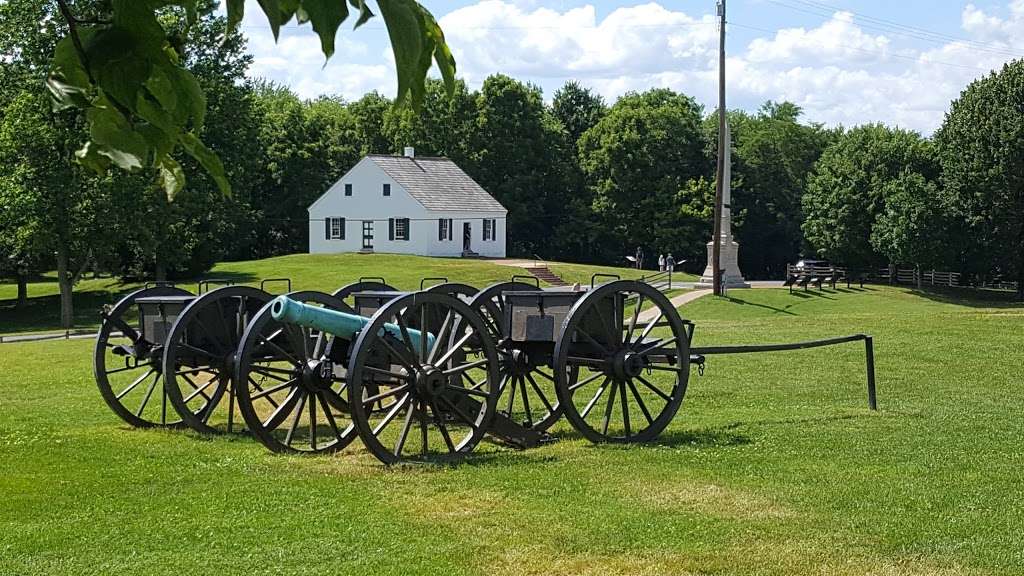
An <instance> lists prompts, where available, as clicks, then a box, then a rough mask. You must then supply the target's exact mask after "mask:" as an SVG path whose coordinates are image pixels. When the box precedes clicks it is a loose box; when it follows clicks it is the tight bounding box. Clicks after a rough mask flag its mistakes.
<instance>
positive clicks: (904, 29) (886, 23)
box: [768, 0, 1024, 58]
mask: <svg viewBox="0 0 1024 576" xmlns="http://www.w3.org/2000/svg"><path fill="white" fill-rule="evenodd" d="M768 2H771V3H772V4H775V5H777V6H781V7H783V8H787V9H789V10H793V11H795V12H801V13H804V14H810V15H812V16H820V17H823V18H829V19H831V18H833V17H834V16H835V13H836V11H837V7H834V6H829V5H826V4H821V3H819V2H813V1H811V0H768ZM839 10H842V11H843V12H847V13H849V14H850V15H852V16H853V17H854V20H857V25H858V26H860V27H861V28H866V29H868V30H874V31H876V32H884V33H887V34H894V35H897V36H903V37H905V38H912V39H915V40H921V41H924V42H932V43H935V44H949V43H961V44H965V45H967V47H968V48H970V49H972V50H975V51H979V52H989V53H991V54H995V55H1000V56H1008V57H1011V58H1022V57H1024V54H1022V53H1020V52H1016V51H1014V50H1012V49H1010V48H1006V47H1004V46H999V45H997V44H994V43H986V42H979V41H977V40H971V39H968V38H962V37H957V36H951V35H949V34H945V33H942V32H935V31H933V30H927V29H925V28H919V27H916V26H911V25H907V24H900V23H899V22H894V21H891V20H884V19H882V18H875V17H873V16H866V15H863V14H859V13H856V12H853V11H851V10H846V9H839Z"/></svg>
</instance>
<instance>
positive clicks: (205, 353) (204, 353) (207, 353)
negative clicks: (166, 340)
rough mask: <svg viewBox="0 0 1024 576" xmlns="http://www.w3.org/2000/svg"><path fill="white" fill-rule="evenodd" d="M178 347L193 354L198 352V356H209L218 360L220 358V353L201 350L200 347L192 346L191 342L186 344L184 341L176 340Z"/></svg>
mask: <svg viewBox="0 0 1024 576" xmlns="http://www.w3.org/2000/svg"><path fill="white" fill-rule="evenodd" d="M178 347H179V348H181V349H183V350H186V351H188V352H191V353H193V354H198V355H200V356H205V357H206V358H210V359H212V360H220V359H221V355H220V354H216V353H214V352H210V351H208V350H203V349H202V348H197V347H195V346H193V345H191V344H188V343H186V342H178Z"/></svg>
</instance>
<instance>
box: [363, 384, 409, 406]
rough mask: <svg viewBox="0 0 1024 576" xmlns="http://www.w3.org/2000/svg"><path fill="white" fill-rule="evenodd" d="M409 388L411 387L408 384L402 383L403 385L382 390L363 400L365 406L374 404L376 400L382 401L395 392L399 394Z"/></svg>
mask: <svg viewBox="0 0 1024 576" xmlns="http://www.w3.org/2000/svg"><path fill="white" fill-rule="evenodd" d="M408 388H409V385H408V384H402V385H401V386H397V387H395V388H392V389H391V390H388V391H387V392H381V393H380V394H374V395H373V396H370V397H369V398H366V399H365V400H363V406H372V405H373V403H374V402H380V401H381V400H383V399H385V398H390V397H391V396H394V395H395V394H398V393H400V392H404V391H405V390H407V389H408Z"/></svg>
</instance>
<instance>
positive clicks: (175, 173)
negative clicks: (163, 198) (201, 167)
mask: <svg viewBox="0 0 1024 576" xmlns="http://www.w3.org/2000/svg"><path fill="white" fill-rule="evenodd" d="M158 166H159V169H160V175H159V180H160V185H161V186H163V188H164V192H166V193H167V201H168V202H173V201H174V196H175V195H177V194H178V192H181V191H182V189H184V188H185V171H184V170H182V168H181V164H179V163H178V161H177V160H175V159H174V158H171V157H170V156H164V157H163V158H161V159H160V162H159V163H158Z"/></svg>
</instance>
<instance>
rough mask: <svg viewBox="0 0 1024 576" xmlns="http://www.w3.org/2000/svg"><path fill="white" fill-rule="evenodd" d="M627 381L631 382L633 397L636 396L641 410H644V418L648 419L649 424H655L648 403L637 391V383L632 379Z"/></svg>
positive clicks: (630, 387)
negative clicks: (645, 402)
mask: <svg viewBox="0 0 1024 576" xmlns="http://www.w3.org/2000/svg"><path fill="white" fill-rule="evenodd" d="M626 382H627V383H628V384H629V390H630V392H632V393H633V398H636V404H637V406H639V407H640V412H642V413H643V415H644V418H646V419H647V425H648V426H650V425H651V424H654V418H652V417H651V413H650V411H648V410H647V405H646V404H644V400H643V398H641V397H640V392H639V391H637V389H636V384H634V383H633V380H632V379H630V380H626Z"/></svg>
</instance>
